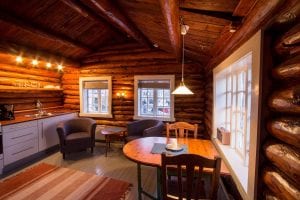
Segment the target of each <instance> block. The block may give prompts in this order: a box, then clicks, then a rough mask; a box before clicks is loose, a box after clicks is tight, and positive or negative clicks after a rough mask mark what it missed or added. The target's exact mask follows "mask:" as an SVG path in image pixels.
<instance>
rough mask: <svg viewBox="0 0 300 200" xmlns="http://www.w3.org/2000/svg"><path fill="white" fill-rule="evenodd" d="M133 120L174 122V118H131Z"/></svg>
mask: <svg viewBox="0 0 300 200" xmlns="http://www.w3.org/2000/svg"><path fill="white" fill-rule="evenodd" d="M133 119H134V120H141V119H157V120H161V121H165V122H175V118H174V117H173V118H163V117H146V116H133Z"/></svg>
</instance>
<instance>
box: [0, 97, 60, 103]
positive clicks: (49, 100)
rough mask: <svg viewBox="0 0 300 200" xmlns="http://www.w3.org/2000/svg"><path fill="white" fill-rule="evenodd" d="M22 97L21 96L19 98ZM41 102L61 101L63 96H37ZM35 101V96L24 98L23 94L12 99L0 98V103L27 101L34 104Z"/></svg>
mask: <svg viewBox="0 0 300 200" xmlns="http://www.w3.org/2000/svg"><path fill="white" fill-rule="evenodd" d="M20 97H22V98H20ZM38 99H39V100H40V101H41V103H43V104H44V103H47V102H62V100H63V98H62V97H61V98H38ZM36 101H37V99H36V98H33V97H31V98H24V97H23V96H19V98H14V99H3V98H0V104H27V103H33V104H35V103H36Z"/></svg>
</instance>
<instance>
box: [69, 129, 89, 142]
mask: <svg viewBox="0 0 300 200" xmlns="http://www.w3.org/2000/svg"><path fill="white" fill-rule="evenodd" d="M65 143H66V145H76V144H84V143H85V144H86V143H88V144H90V143H91V136H90V134H89V133H87V132H77V133H72V134H69V135H67V137H66V140H65Z"/></svg>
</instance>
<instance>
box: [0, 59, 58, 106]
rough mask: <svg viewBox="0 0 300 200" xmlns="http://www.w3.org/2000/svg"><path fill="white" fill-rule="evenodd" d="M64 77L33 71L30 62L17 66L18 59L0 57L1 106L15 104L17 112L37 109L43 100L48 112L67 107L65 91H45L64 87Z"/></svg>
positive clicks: (37, 68) (34, 69)
mask: <svg viewBox="0 0 300 200" xmlns="http://www.w3.org/2000/svg"><path fill="white" fill-rule="evenodd" d="M61 76H62V75H61V73H60V72H57V71H55V70H46V68H45V67H43V66H38V67H33V66H32V65H31V64H30V62H29V60H24V63H23V64H22V65H17V64H16V62H15V56H12V55H10V54H5V53H0V104H14V109H15V111H17V112H20V111H24V110H32V109H35V103H36V101H37V99H39V100H40V101H41V102H42V104H43V107H44V108H49V107H57V106H62V105H63V92H62V91H61V90H51V91H49V90H43V89H41V88H43V87H45V86H47V85H52V86H60V85H61Z"/></svg>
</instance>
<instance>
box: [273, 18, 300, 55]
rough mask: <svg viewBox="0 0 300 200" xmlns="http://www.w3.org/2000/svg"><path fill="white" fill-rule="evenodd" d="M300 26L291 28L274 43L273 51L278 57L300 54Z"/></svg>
mask: <svg viewBox="0 0 300 200" xmlns="http://www.w3.org/2000/svg"><path fill="white" fill-rule="evenodd" d="M299 42H300V24H299V23H298V24H297V25H295V26H293V27H292V28H291V29H290V30H289V31H288V32H286V33H285V34H284V35H283V36H282V37H281V38H279V39H278V40H277V41H276V44H275V50H276V52H277V53H278V54H279V55H293V54H296V53H297V52H300V47H299V45H297V44H298V43H299Z"/></svg>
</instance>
